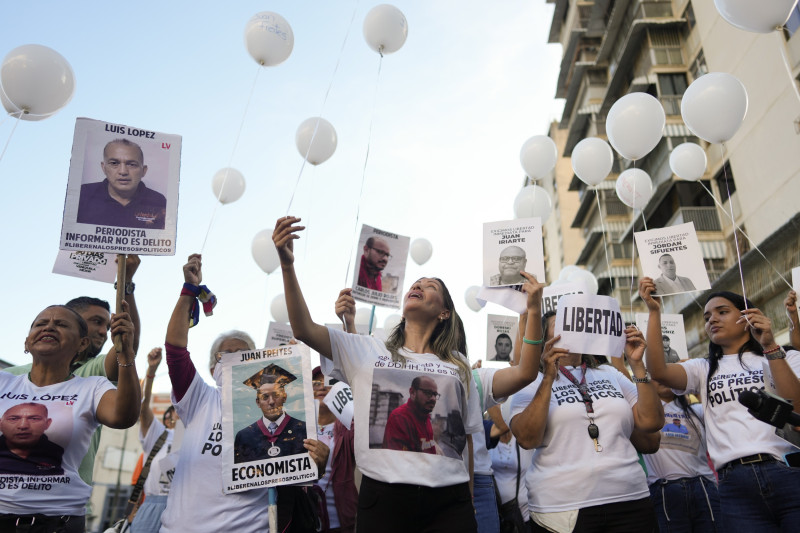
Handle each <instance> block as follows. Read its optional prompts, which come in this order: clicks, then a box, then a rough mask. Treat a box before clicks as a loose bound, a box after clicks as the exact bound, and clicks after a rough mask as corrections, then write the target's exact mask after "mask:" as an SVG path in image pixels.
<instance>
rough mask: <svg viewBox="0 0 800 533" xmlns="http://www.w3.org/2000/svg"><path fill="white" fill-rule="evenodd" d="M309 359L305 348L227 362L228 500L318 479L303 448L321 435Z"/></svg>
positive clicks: (231, 357) (229, 357) (239, 355)
mask: <svg viewBox="0 0 800 533" xmlns="http://www.w3.org/2000/svg"><path fill="white" fill-rule="evenodd" d="M309 357H310V355H309V349H308V347H307V346H304V345H302V344H296V345H287V346H279V347H276V348H265V349H263V350H248V351H241V352H236V353H230V354H224V355H223V356H222V360H221V361H220V363H219V364H220V365H222V367H221V369H220V371H221V372H222V434H221V435H222V436H221V437H220V438H221V439H222V465H223V469H222V476H223V478H222V479H223V487H224V492H225V493H226V494H230V493H234V492H242V491H246V490H250V489H253V488H260V487H269V486H276V485H290V484H295V483H302V482H312V481H314V480H315V479H316V478H317V465H316V463H314V460H313V459H312V458H311V456H310V455H309V454H308V452H307V451H306V449H305V448H304V447H303V439H305V438H308V437H309V436H311V437H312V438H313V437H314V436H315V435H316V434H317V433H316V432H317V420H316V416H315V413H314V394H313V389H312V385H311V381H312V378H311V366H310V363H309ZM265 419H266V420H267V421H270V423H269V425H267V424H266V423H265ZM278 421H280V424H278V423H277V422H278Z"/></svg>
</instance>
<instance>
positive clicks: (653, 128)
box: [606, 93, 666, 161]
mask: <svg viewBox="0 0 800 533" xmlns="http://www.w3.org/2000/svg"><path fill="white" fill-rule="evenodd" d="M665 123H666V116H665V115H664V108H663V107H662V106H661V102H659V101H658V100H657V99H656V98H655V97H653V96H650V95H649V94H647V93H629V94H626V95H625V96H623V97H622V98H620V99H619V100H617V101H616V102H614V105H612V106H611V109H610V110H609V111H608V116H607V117H606V133H607V134H608V142H610V143H611V146H613V147H614V150H616V151H617V152H619V153H620V154H621V155H622V156H623V157H625V158H627V159H632V160H634V161H635V160H637V159H641V158H643V157H644V156H646V155H647V154H649V153H650V151H651V150H652V149H653V148H655V147H656V145H657V144H658V142H659V141H660V140H661V135H662V134H663V132H664V124H665Z"/></svg>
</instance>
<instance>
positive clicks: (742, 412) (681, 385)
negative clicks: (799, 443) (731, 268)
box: [639, 278, 800, 532]
mask: <svg viewBox="0 0 800 533" xmlns="http://www.w3.org/2000/svg"><path fill="white" fill-rule="evenodd" d="M654 290H655V285H654V283H653V280H652V279H650V278H642V280H641V281H640V282H639V295H640V296H641V297H642V300H644V302H645V304H647V308H648V310H649V313H650V318H649V321H648V324H647V366H648V368H649V370H650V372H651V373H652V374H653V378H655V379H657V380H658V382H659V383H662V384H663V385H666V386H667V387H670V388H672V389H674V390H675V391H676V392H686V393H695V394H698V393H699V394H702V396H703V399H704V403H705V421H706V433H707V443H708V454H709V456H710V457H711V461H712V462H713V463H714V468H716V470H717V473H718V475H719V497H720V509H721V513H720V514H721V515H722V516H721V522H722V523H721V526H722V527H721V528H720V529H721V530H722V531H733V532H736V531H743V532H744V531H748V532H749V531H791V530H794V529H795V528H796V527H797V524H798V523H800V499H798V497H797V495H798V494H800V468H797V467H792V466H789V465H788V464H789V461H788V460H787V459H786V457H785V456H786V455H787V454H792V453H793V452H796V451H797V450H796V448H794V447H793V446H792V445H790V444H789V443H788V442H786V441H784V440H782V439H780V438H779V437H778V436H776V435H775V428H773V427H772V426H770V425H769V424H767V423H764V422H762V421H760V420H757V419H756V418H755V417H753V416H752V415H750V414H749V413H748V410H747V407H745V406H744V405H742V404H741V403H739V401H737V400H740V399H741V398H742V397H743V396H744V397H746V396H747V395H743V393H745V392H747V393H748V394H755V393H757V392H758V391H759V390H760V389H762V388H763V387H764V385H765V384H766V383H770V384H771V385H773V386H774V390H775V393H776V394H777V395H778V396H780V397H782V398H785V399H787V400H792V401H793V402H794V405H800V381H799V380H798V379H797V375H798V373H800V353H798V352H796V351H794V350H788V351H785V350H784V349H783V348H782V347H781V346H779V345H778V344H777V343H776V342H775V337H774V336H773V334H772V323H771V321H770V319H769V318H767V317H766V316H764V315H763V314H762V313H761V311H759V310H758V309H756V308H755V306H754V305H753V304H752V303H751V302H749V301H747V300H745V299H744V298H743V297H741V296H739V295H738V294H735V293H732V292H727V291H722V292H715V293H712V294H710V295H709V297H708V300H707V301H706V306H705V310H704V313H703V318H704V319H705V330H706V334H707V335H708V338H709V343H708V358H704V359H690V360H689V361H686V362H685V363H680V364H666V363H665V362H664V351H663V348H662V343H661V306H660V304H659V303H658V302H657V301H656V300H655V299H654V298H653V297H652V294H653V291H654ZM754 399H755V400H756V402H758V401H759V398H754ZM784 461H786V462H784Z"/></svg>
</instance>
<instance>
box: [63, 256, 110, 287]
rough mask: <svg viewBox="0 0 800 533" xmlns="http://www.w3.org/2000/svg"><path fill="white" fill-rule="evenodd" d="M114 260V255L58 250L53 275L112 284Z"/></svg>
mask: <svg viewBox="0 0 800 533" xmlns="http://www.w3.org/2000/svg"><path fill="white" fill-rule="evenodd" d="M115 260H116V256H115V255H114V254H104V253H101V252H83V251H77V250H76V251H68V250H59V251H58V255H56V262H55V264H54V265H53V274H63V275H65V276H73V277H76V278H83V279H93V280H95V281H103V282H105V283H114V281H115V280H116V279H117V263H116V262H115Z"/></svg>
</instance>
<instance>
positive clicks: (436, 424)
mask: <svg viewBox="0 0 800 533" xmlns="http://www.w3.org/2000/svg"><path fill="white" fill-rule="evenodd" d="M299 221H300V219H298V218H295V217H284V218H281V219H279V220H278V221H277V223H276V225H275V231H274V233H273V236H272V238H273V241H274V242H275V247H276V248H277V250H278V256H279V257H280V263H281V269H282V271H283V285H284V294H285V297H286V307H287V309H288V311H289V320H290V322H291V326H292V332H293V333H294V335H295V337H296V338H297V339H298V340H301V341H303V342H305V343H306V344H308V345H309V346H310V347H311V348H312V349H314V350H317V351H318V352H319V353H320V355H322V356H324V357H328V358H331V359H333V363H334V370H335V371H336V372H337V373H338V374H339V375H342V376H343V377H344V378H345V380H346V381H347V382H348V383H349V384H350V387H351V389H352V391H353V403H354V406H355V417H354V420H355V457H356V463H357V464H358V467H359V470H361V472H362V473H363V476H362V482H361V488H360V492H359V502H358V515H357V520H356V531H359V532H373V531H383V532H388V533H392V532H407V531H430V532H434V531H436V532H447V531H453V532H469V531H473V532H474V531H476V523H475V511H474V508H473V506H472V498H471V494H470V487H469V481H470V474H471V469H468V468H467V467H466V465H465V464H464V461H463V460H462V456H461V453H462V451H463V450H464V448H465V447H469V448H472V438H471V434H472V433H475V432H477V431H479V430H480V429H481V428H482V419H481V412H480V406H479V405H478V393H477V390H476V387H475V383H474V380H472V379H471V378H470V367H469V362H468V361H467V360H466V358H464V357H463V356H462V355H461V354H460V353H458V350H457V348H458V343H459V333H458V327H457V314H456V310H455V306H454V305H453V300H452V298H450V295H449V293H448V292H447V288H446V287H445V285H444V283H443V282H442V281H441V280H439V279H436V278H422V279H420V280H418V281H416V282H415V283H414V284H413V285H412V287H411V289H410V290H409V291H408V293H407V294H406V296H405V299H404V305H403V320H402V321H401V323H400V324H399V325H398V326H397V327H396V328H395V329H394V330H393V331H392V333H391V335H390V336H389V339H388V340H387V341H386V343H385V344H384V343H383V342H381V341H379V340H378V339H375V338H373V337H368V336H364V335H352V334H350V333H347V332H345V331H342V330H341V329H339V328H325V327H324V326H321V325H319V324H316V323H315V322H314V321H313V320H312V319H311V315H310V313H309V311H308V307H307V306H306V303H305V300H304V298H303V295H302V292H301V290H300V285H299V283H298V281H297V276H296V274H295V270H294V254H293V251H292V250H293V246H292V243H293V241H294V239H297V238H299V236H298V235H297V232H299V231H301V230H302V229H304V228H303V227H302V226H298V225H296V224H297V223H298V222H299ZM348 290H349V289H348ZM348 290H346V291H348ZM469 455H470V456H471V455H472V454H471V453H470V454H469ZM470 463H471V461H470Z"/></svg>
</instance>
